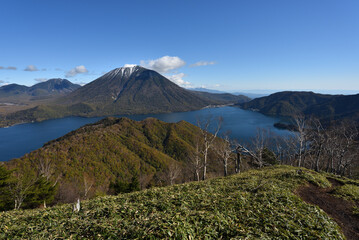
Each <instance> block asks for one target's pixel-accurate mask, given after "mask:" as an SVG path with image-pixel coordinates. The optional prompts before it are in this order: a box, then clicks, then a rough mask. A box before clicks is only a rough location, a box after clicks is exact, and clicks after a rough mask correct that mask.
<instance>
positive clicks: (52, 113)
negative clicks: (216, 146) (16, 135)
mask: <svg viewBox="0 0 359 240" xmlns="http://www.w3.org/2000/svg"><path fill="white" fill-rule="evenodd" d="M247 100H248V99H247V98H246V97H244V96H234V95H231V94H211V93H197V92H193V91H190V90H187V89H184V88H181V87H179V86H178V85H176V84H174V83H173V82H171V81H170V80H168V79H167V78H165V77H164V76H162V75H161V74H159V73H157V72H155V71H152V70H149V69H145V68H143V67H140V66H133V67H122V68H116V69H114V70H112V71H110V72H108V73H106V74H105V75H103V76H101V77H99V78H97V79H96V80H94V81H92V82H90V83H88V84H86V85H85V86H83V87H81V88H78V89H77V90H75V91H73V92H71V93H69V94H67V95H65V96H63V97H60V98H58V99H57V100H56V101H55V102H53V103H51V104H47V105H42V106H36V107H33V108H31V109H27V110H24V111H19V112H15V113H12V114H8V115H6V116H4V117H3V118H2V120H1V121H0V126H9V125H12V124H14V123H21V122H29V121H42V120H46V119H51V118H59V117H66V116H84V117H92V116H113V115H121V114H146V113H165V112H183V111H191V110H198V109H201V108H204V107H207V106H210V105H223V104H233V103H238V102H243V101H247Z"/></svg>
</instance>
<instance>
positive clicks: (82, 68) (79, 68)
mask: <svg viewBox="0 0 359 240" xmlns="http://www.w3.org/2000/svg"><path fill="white" fill-rule="evenodd" d="M87 72H88V70H87V69H86V67H85V66H84V65H81V66H77V67H75V68H73V69H71V70H70V71H68V72H67V73H66V75H65V76H66V77H73V76H76V75H77V74H79V73H87Z"/></svg>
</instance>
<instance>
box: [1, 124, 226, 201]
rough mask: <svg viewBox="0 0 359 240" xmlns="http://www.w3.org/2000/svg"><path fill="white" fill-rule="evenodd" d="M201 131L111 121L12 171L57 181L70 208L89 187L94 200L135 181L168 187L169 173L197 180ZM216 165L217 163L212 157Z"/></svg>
mask: <svg viewBox="0 0 359 240" xmlns="http://www.w3.org/2000/svg"><path fill="white" fill-rule="evenodd" d="M199 131H200V130H199V128H198V127H196V126H194V125H192V124H190V123H188V122H185V121H180V122H178V123H165V122H162V121H160V120H157V119H154V118H148V119H145V120H143V121H134V120H130V119H128V118H106V119H103V120H101V121H99V122H97V123H94V124H89V125H86V126H84V127H81V128H79V129H77V130H75V131H73V132H70V133H68V134H66V135H65V136H63V137H61V138H58V139H56V140H53V141H50V142H48V143H47V144H45V145H44V146H43V147H42V148H40V149H38V150H35V151H33V152H31V153H29V154H26V155H24V156H23V157H21V158H19V159H13V160H11V161H10V162H7V163H6V165H7V166H8V168H11V169H13V168H16V169H17V172H18V173H20V174H22V175H24V179H25V177H26V178H35V177H36V176H38V175H46V176H48V177H49V179H50V180H51V181H53V182H55V181H58V183H59V189H58V194H57V200H58V201H59V202H69V201H74V199H76V197H77V196H80V195H81V194H83V191H84V188H85V186H84V184H86V183H85V182H87V183H92V184H93V185H92V187H91V191H90V192H89V193H88V196H89V197H92V196H95V195H98V194H100V195H101V194H107V193H108V192H109V186H110V183H113V182H115V181H119V182H124V183H129V182H131V181H132V180H131V179H133V178H134V177H136V178H138V180H139V181H140V184H141V187H142V188H146V187H149V186H158V185H162V184H168V183H167V175H168V174H167V173H166V171H167V170H169V168H170V167H175V168H176V169H177V170H178V171H179V172H180V175H179V176H178V177H177V178H176V179H175V180H176V181H188V180H192V179H193V174H192V173H191V169H189V168H188V167H190V164H189V162H190V161H191V157H192V156H193V155H194V152H195V145H196V143H197V142H196V141H197V136H199V135H200V132H199ZM211 159H212V160H211ZM210 160H211V161H215V160H217V159H216V158H214V157H211V156H210ZM45 166H46V167H45ZM221 171H222V169H221ZM209 172H210V173H212V174H215V172H216V171H215V170H213V169H209ZM166 174H167V175H166ZM65 195H66V196H65Z"/></svg>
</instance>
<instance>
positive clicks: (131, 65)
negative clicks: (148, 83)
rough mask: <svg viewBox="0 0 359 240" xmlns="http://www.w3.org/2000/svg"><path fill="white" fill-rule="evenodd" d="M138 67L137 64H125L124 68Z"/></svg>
mask: <svg viewBox="0 0 359 240" xmlns="http://www.w3.org/2000/svg"><path fill="white" fill-rule="evenodd" d="M136 66H137V65H136V64H125V65H124V66H123V67H124V68H133V67H136Z"/></svg>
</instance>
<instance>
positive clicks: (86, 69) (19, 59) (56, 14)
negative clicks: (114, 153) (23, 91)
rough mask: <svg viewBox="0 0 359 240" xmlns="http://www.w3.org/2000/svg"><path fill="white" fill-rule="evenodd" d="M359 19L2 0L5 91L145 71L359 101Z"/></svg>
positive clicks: (283, 5) (271, 4)
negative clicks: (358, 96)
mask: <svg viewBox="0 0 359 240" xmlns="http://www.w3.org/2000/svg"><path fill="white" fill-rule="evenodd" d="M358 13H359V1H357V0H340V1H339V0H336V1H333V0H301V1H288V0H271V1H268V0H236V1H208V0H206V1H201V0H196V1H194V0H171V1H168V0H166V1H165V0H162V1H156V0H154V1H149V0H142V1H140V0H131V1H119V0H118V1H106V0H103V1H91V0H76V1H74V0H72V1H67V0H61V1H48V0H43V1H40V0H23V1H17V0H9V1H7V0H2V1H1V6H0V21H1V23H2V24H1V28H0V32H1V35H0V85H3V84H9V83H18V84H24V85H32V84H35V83H37V82H39V81H44V80H45V79H49V78H67V79H69V80H70V81H72V82H77V83H88V82H90V81H92V80H94V79H96V78H97V77H99V76H101V75H102V74H103V73H104V72H107V71H110V70H112V69H114V68H116V67H121V66H123V65H125V64H142V65H144V66H145V67H149V68H153V69H155V70H157V71H160V72H161V73H162V74H163V75H165V76H167V77H169V78H171V79H172V80H173V81H176V82H177V83H179V84H181V85H182V86H186V87H200V86H205V87H207V88H211V89H219V90H231V91H241V90H254V89H256V90H263V91H264V90H273V89H274V90H313V91H317V92H320V91H322V92H325V91H331V92H343V90H347V91H353V92H355V91H357V90H359V14H358ZM11 68H16V70H14V69H11ZM25 69H26V70H28V71H24V70H25ZM337 90H338V91H337Z"/></svg>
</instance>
